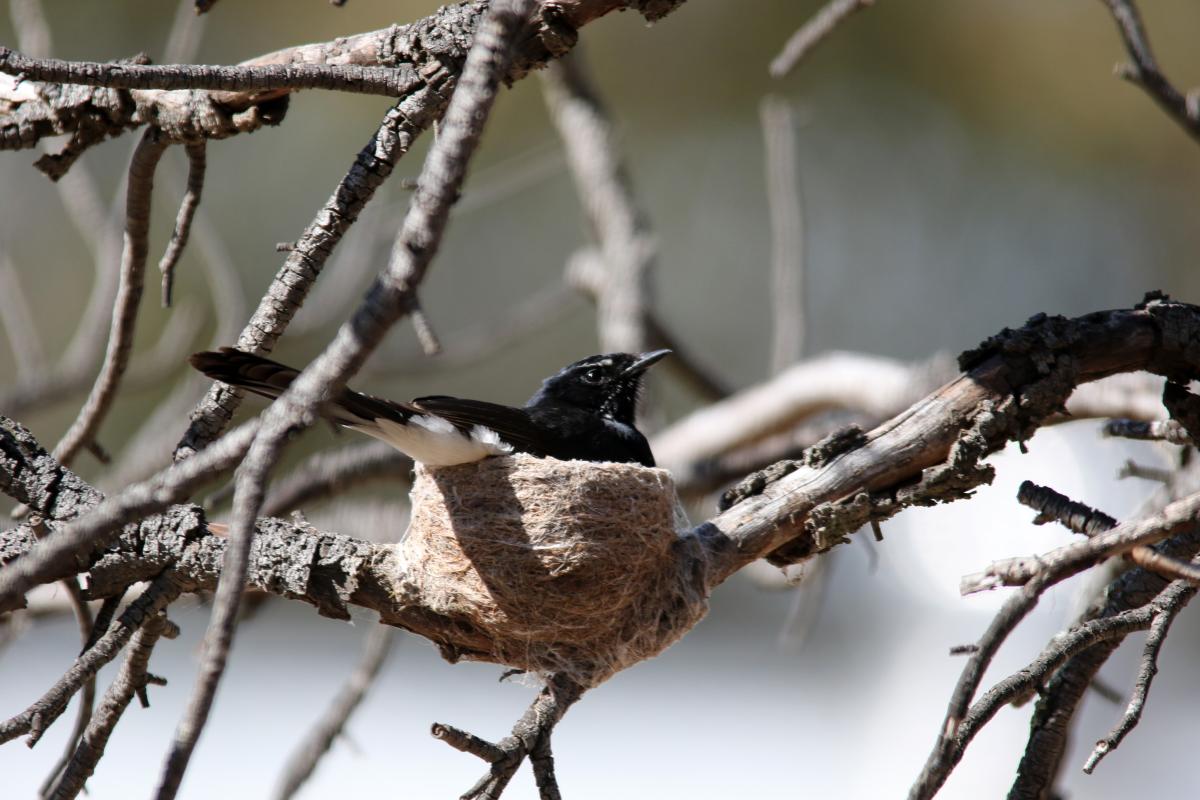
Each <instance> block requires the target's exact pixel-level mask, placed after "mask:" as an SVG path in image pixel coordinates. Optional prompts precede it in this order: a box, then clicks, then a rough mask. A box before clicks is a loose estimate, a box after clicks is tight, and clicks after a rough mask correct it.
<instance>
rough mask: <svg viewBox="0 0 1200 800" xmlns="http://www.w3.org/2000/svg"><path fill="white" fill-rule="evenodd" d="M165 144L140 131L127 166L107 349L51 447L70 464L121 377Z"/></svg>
mask: <svg viewBox="0 0 1200 800" xmlns="http://www.w3.org/2000/svg"><path fill="white" fill-rule="evenodd" d="M166 148H167V143H166V142H165V141H163V140H162V139H161V138H160V137H159V135H158V132H157V131H156V129H154V128H149V129H147V131H146V132H145V133H144V134H143V136H142V138H141V141H140V142H139V143H138V147H137V150H135V151H134V154H133V159H132V160H131V162H130V164H129V179H128V182H127V185H126V194H125V249H124V254H123V255H122V257H121V278H120V284H119V287H118V289H117V299H116V302H115V305H114V306H113V315H112V327H111V329H110V330H109V334H108V347H107V348H106V350H105V353H104V364H103V366H102V367H101V368H100V374H99V375H98V376H97V377H96V383H95V384H94V385H93V386H92V391H91V393H90V394H89V395H88V398H87V400H86V401H84V404H83V407H82V408H81V409H80V410H79V415H78V416H77V417H76V418H75V421H74V422H73V423H72V424H71V427H70V428H69V429H68V430H67V432H66V433H65V434H63V437H62V439H61V440H59V443H58V444H57V445H56V446H55V448H54V458H55V460H56V461H58V462H59V463H60V464H62V465H63V466H68V465H70V463H71V461H72V460H73V459H74V457H75V454H76V453H78V452H79V450H80V449H81V448H82V447H84V446H86V445H87V444H88V443H89V442H91V441H92V440H93V438H95V435H96V431H97V429H99V427H100V423H101V422H103V420H104V417H105V416H106V415H107V413H108V410H109V409H110V408H111V407H112V403H113V399H114V398H115V396H116V391H117V386H118V384H119V383H120V381H121V376H122V375H123V374H124V373H125V368H126V367H127V366H128V365H129V355H130V353H131V352H132V350H133V332H134V326H135V324H136V320H137V309H138V301H139V300H140V299H141V297H142V284H143V280H144V275H145V268H146V255H147V252H148V249H149V242H148V235H149V230H150V200H151V193H152V191H153V188H154V170H155V168H156V167H157V166H158V162H159V159H161V158H162V154H163V152H164V151H165V150H166Z"/></svg>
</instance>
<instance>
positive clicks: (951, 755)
mask: <svg viewBox="0 0 1200 800" xmlns="http://www.w3.org/2000/svg"><path fill="white" fill-rule="evenodd" d="M1194 592H1195V590H1194V589H1190V588H1188V587H1187V585H1186V584H1184V583H1178V584H1175V585H1173V586H1172V587H1171V588H1170V589H1169V590H1168V591H1167V592H1165V593H1164V594H1163V595H1162V596H1161V597H1160V598H1159V599H1158V600H1156V601H1155V602H1154V603H1153V604H1152V605H1150V606H1143V607H1141V608H1133V609H1129V610H1127V611H1124V612H1122V613H1120V614H1117V615H1115V616H1111V617H1105V618H1101V619H1095V620H1090V621H1088V622H1084V623H1082V624H1080V625H1078V626H1076V627H1075V628H1072V629H1071V630H1069V631H1066V632H1064V633H1062V634H1059V635H1058V636H1056V637H1054V638H1053V639H1052V640H1051V641H1050V643H1049V644H1048V645H1047V646H1046V647H1045V648H1044V649H1043V650H1042V652H1041V653H1040V654H1039V655H1038V657H1037V658H1035V659H1034V660H1033V661H1032V662H1030V664H1029V665H1028V666H1026V667H1024V668H1023V669H1021V670H1019V671H1017V672H1015V673H1013V674H1012V675H1010V676H1009V677H1007V678H1005V679H1004V680H1002V681H1000V682H999V683H997V684H996V685H995V686H993V687H992V688H991V689H989V690H988V691H987V693H986V694H984V695H983V696H982V697H981V698H980V699H979V700H978V701H977V702H975V703H974V704H973V705H971V706H970V708H969V710H965V711H964V713H963V715H962V718H961V721H960V722H959V723H958V724H957V725H955V727H954V732H953V734H952V736H951V738H950V740H949V741H946V742H945V750H944V751H935V752H940V754H941V755H942V758H941V759H940V760H938V761H937V762H934V761H932V759H931V762H930V763H929V764H927V765H926V769H925V772H923V773H922V776H921V778H920V780H919V781H918V784H917V785H915V786H914V787H913V790H912V793H911V794H910V795H909V796H910V798H924V797H932V796H933V794H934V793H935V792H936V791H937V789H938V788H939V787H940V786H941V785H942V782H944V781H945V779H946V777H948V776H949V774H950V771H951V770H952V769H953V768H954V766H955V765H957V764H958V762H959V761H960V760H961V758H962V756H963V753H964V752H965V751H966V748H967V746H968V745H969V744H970V743H971V741H972V740H973V739H974V738H975V736H976V734H978V733H979V732H980V731H981V730H983V727H984V726H985V725H987V723H988V722H989V721H991V719H992V718H993V717H994V716H995V715H996V713H997V712H998V711H999V710H1000V709H1001V708H1003V707H1004V706H1006V705H1008V704H1009V703H1013V702H1016V701H1017V700H1019V699H1020V698H1022V697H1024V696H1026V695H1028V694H1029V693H1031V692H1033V691H1036V690H1037V689H1038V688H1040V687H1041V686H1042V685H1043V684H1044V683H1045V682H1046V680H1047V679H1048V678H1049V676H1050V675H1052V674H1053V673H1054V672H1055V671H1056V670H1057V669H1058V668H1059V667H1061V666H1062V665H1063V664H1064V663H1066V662H1067V661H1068V660H1069V659H1070V658H1072V657H1073V656H1076V655H1078V654H1080V653H1083V652H1085V651H1087V650H1089V649H1090V648H1092V647H1094V646H1095V645H1096V644H1098V643H1100V642H1111V641H1113V640H1117V641H1119V640H1120V639H1123V638H1124V637H1125V636H1128V635H1129V634H1130V633H1133V632H1134V631H1139V630H1145V629H1146V628H1149V627H1151V626H1152V625H1153V624H1154V623H1155V622H1156V621H1157V620H1158V619H1159V618H1160V617H1161V616H1162V615H1163V613H1164V612H1163V611H1162V610H1161V609H1163V608H1175V607H1176V606H1177V604H1178V603H1179V601H1180V598H1181V596H1182V595H1183V594H1186V595H1187V597H1191V595H1192V594H1194ZM1176 610H1178V609H1176Z"/></svg>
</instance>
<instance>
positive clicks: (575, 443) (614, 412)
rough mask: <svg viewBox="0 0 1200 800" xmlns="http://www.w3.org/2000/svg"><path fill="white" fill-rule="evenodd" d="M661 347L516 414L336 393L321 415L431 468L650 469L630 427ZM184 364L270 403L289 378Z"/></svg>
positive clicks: (439, 401) (444, 401)
mask: <svg viewBox="0 0 1200 800" xmlns="http://www.w3.org/2000/svg"><path fill="white" fill-rule="evenodd" d="M670 352H671V351H670V350H655V351H653V352H650V353H642V354H640V355H633V354H630V353H608V354H606V355H596V356H589V357H588V358H585V359H583V360H582V361H576V362H575V363H574V364H570V365H568V366H566V367H563V368H562V369H561V370H559V371H558V372H557V373H555V374H554V375H552V376H551V377H549V378H547V379H546V380H544V381H542V388H541V389H539V390H538V391H537V392H536V393H535V394H534V395H533V397H531V398H530V399H529V402H528V403H526V404H525V406H524V407H523V408H514V407H512V406H505V405H499V404H497V403H488V402H484V401H482V400H464V399H461V398H457V397H445V396H441V395H436V396H432V397H418V398H417V399H416V400H413V401H412V402H410V403H396V402H393V401H391V400H383V399H381V398H378V397H372V396H371V395H369V394H362V393H360V392H355V391H352V390H351V389H349V388H347V389H343V390H342V392H341V393H340V394H339V395H338V396H337V397H336V398H334V399H333V400H331V401H330V402H328V403H327V404H326V406H325V408H324V409H323V411H322V413H323V414H324V415H325V416H326V417H328V418H329V419H331V420H332V421H334V422H336V423H338V424H339V425H344V426H346V427H347V428H352V429H354V430H357V431H361V432H363V433H365V434H368V435H370V436H374V437H375V438H376V439H381V440H382V441H385V442H387V443H388V444H390V445H391V446H392V447H395V448H396V449H397V450H400V451H402V452H404V453H406V454H407V455H409V456H411V457H412V458H413V460H414V461H419V462H421V463H422V464H426V465H428V466H431V467H445V466H451V465H453V464H466V463H468V462H471V461H479V460H480V459H484V458H487V457H488V456H499V455H509V454H511V453H529V454H530V455H534V456H539V457H541V456H550V457H553V458H558V459H562V460H579V461H618V462H630V463H636V464H643V465H645V466H647V467H652V466H654V455H653V454H652V453H651V452H650V444H649V443H648V442H647V441H646V437H645V436H643V435H642V433H641V431H639V430H638V429H637V428H636V427H635V425H634V415H635V413H636V411H637V401H638V394H639V392H640V390H641V383H642V376H643V375H644V374H645V372H646V370H647V369H648V368H649V367H650V366H651V365H652V364H654V363H656V362H657V361H659V360H660V359H662V358H663V357H664V356H666V355H667V354H668V353H670ZM188 360H189V362H190V363H191V365H192V366H193V367H195V368H196V369H198V370H200V371H201V372H203V373H204V374H205V375H207V376H209V377H210V378H214V379H216V380H219V381H221V382H222V383H227V384H229V385H230V386H238V387H241V388H243V389H246V390H247V391H250V392H254V393H255V394H259V395H262V396H263V397H268V398H275V397H278V396H279V395H281V394H283V392H284V390H285V389H287V387H288V386H289V385H290V384H291V382H292V381H293V380H294V379H295V378H296V376H297V375H299V374H300V373H299V371H298V370H295V369H292V368H291V367H287V366H284V365H283V364H280V363H278V362H276V361H272V360H271V359H269V358H263V357H262V356H258V355H253V354H251V353H245V352H242V351H241V350H236V349H234V348H232V347H223V348H221V349H220V350H219V351H215V352H213V351H209V352H204V353H196V354H195V355H193V356H192V357H191V358H190V359H188Z"/></svg>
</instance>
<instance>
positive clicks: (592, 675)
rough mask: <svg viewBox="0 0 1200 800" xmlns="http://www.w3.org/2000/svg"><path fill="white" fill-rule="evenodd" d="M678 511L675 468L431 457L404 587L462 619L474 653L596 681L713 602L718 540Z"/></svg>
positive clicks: (408, 543) (405, 555) (669, 639)
mask: <svg viewBox="0 0 1200 800" xmlns="http://www.w3.org/2000/svg"><path fill="white" fill-rule="evenodd" d="M678 513H679V512H677V501H676V497H675V485H674V482H673V481H672V480H671V476H670V473H668V472H667V471H666V470H661V469H650V468H646V467H642V466H637V465H632V464H596V463H589V462H581V461H556V460H554V459H539V458H534V457H532V456H527V455H516V456H511V457H505V458H494V459H488V460H486V461H482V462H478V463H474V464H466V465H462V466H456V467H442V468H436V469H432V468H424V467H421V468H418V469H417V474H416V480H415V482H414V484H413V490H412V522H411V524H410V528H409V531H408V534H407V536H406V537H405V538H404V540H403V541H402V542H401V543H400V544H399V545H397V555H398V562H399V565H400V570H399V573H398V583H399V587H398V589H397V592H396V594H397V595H398V596H405V597H406V598H407V599H409V601H410V602H413V603H414V604H419V605H420V606H422V607H424V608H427V609H429V610H430V611H433V612H435V613H437V614H438V615H441V616H442V617H444V618H446V619H448V620H452V621H454V622H455V623H456V625H455V626H454V627H461V629H462V631H463V633H464V634H467V635H466V636H465V637H464V644H466V645H467V646H466V647H464V649H463V652H462V655H463V657H466V658H470V659H473V660H480V661H491V662H495V663H499V664H505V665H508V666H511V667H516V668H519V669H524V670H528V671H531V672H542V673H549V672H555V673H560V674H565V675H568V676H570V678H571V679H572V680H574V681H576V682H578V683H579V685H581V686H583V687H585V688H586V687H591V686H595V685H597V684H599V683H601V682H602V681H604V680H605V679H606V678H608V677H610V676H611V675H613V674H614V673H616V672H617V671H619V670H621V669H624V668H626V667H629V666H631V665H633V664H635V663H637V662H639V661H642V660H644V659H647V658H651V657H653V656H655V655H658V654H659V653H661V652H662V651H663V650H664V649H666V648H667V647H668V646H669V645H671V644H672V643H674V642H675V641H676V640H678V639H679V638H680V637H681V636H683V634H685V633H686V632H687V631H688V630H690V629H691V627H692V626H693V625H695V624H696V623H697V622H698V621H699V620H700V619H701V618H702V617H703V616H704V614H705V612H706V611H707V610H708V598H707V595H708V591H707V587H706V578H707V569H706V567H707V561H706V558H705V555H704V551H703V550H702V549H701V548H699V547H697V546H695V539H694V537H690V536H687V535H686V526H679V525H678V524H677V523H678V521H679V516H678ZM449 638H450V639H451V641H449V642H443V648H444V649H445V648H446V645H450V646H451V648H453V646H454V642H453V639H454V638H456V637H455V636H454V634H453V633H451V634H450V637H449ZM481 639H483V640H485V641H487V642H488V646H487V647H486V648H485V649H483V650H481V649H480V648H479V642H480V640H481ZM468 643H469V644H468Z"/></svg>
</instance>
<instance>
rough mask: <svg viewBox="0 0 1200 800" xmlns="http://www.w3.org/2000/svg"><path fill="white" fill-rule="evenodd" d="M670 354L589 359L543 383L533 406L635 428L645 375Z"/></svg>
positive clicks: (561, 370) (627, 355) (566, 368)
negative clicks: (572, 410)
mask: <svg viewBox="0 0 1200 800" xmlns="http://www.w3.org/2000/svg"><path fill="white" fill-rule="evenodd" d="M670 352H671V351H670V350H655V351H653V352H650V353H642V354H641V355H636V354H633V353H607V354H604V355H598V356H588V357H587V358H585V359H583V360H582V361H576V362H575V363H574V364H570V365H568V366H565V367H563V368H562V369H560V370H559V371H558V372H557V373H556V374H554V375H553V376H551V377H549V378H547V379H546V380H544V381H542V388H541V389H539V390H538V392H537V394H535V395H534V396H533V397H532V398H531V399H530V401H529V405H530V406H543V405H568V406H574V407H576V408H582V409H585V410H587V411H591V412H593V413H596V414H600V415H602V416H605V417H608V418H609V419H613V420H616V421H617V422H623V423H625V424H627V425H632V424H633V418H634V413H635V412H636V411H637V400H638V393H639V392H640V390H641V386H642V375H643V374H644V373H645V372H646V370H647V369H648V368H649V367H650V366H651V365H652V364H654V363H656V362H657V361H659V360H660V359H662V358H663V357H664V356H666V355H668V354H669V353H670Z"/></svg>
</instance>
